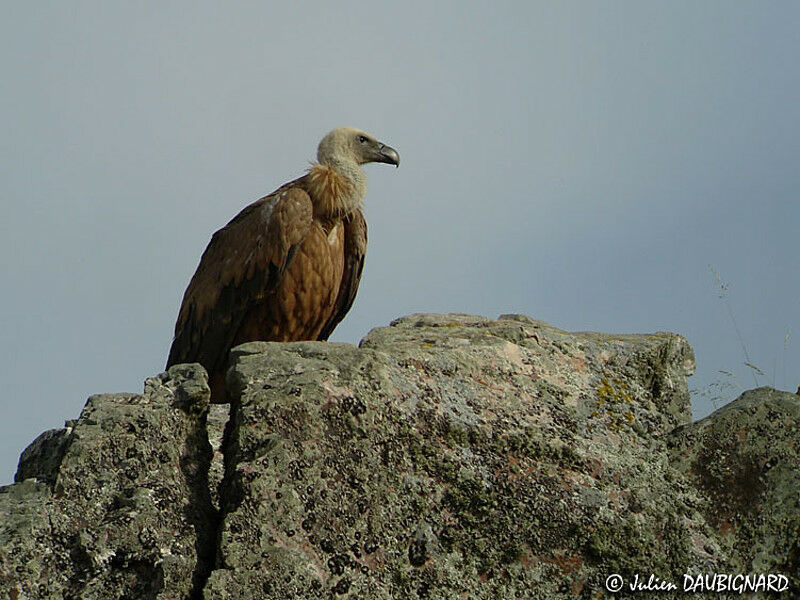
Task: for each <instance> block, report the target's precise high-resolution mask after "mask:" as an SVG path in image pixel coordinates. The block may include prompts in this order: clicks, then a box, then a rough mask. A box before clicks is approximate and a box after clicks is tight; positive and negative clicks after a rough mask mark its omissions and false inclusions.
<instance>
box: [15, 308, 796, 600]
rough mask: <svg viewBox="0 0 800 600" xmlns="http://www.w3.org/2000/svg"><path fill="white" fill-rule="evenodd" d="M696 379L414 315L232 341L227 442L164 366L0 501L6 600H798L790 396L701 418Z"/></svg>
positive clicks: (661, 350)
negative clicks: (641, 598)
mask: <svg viewBox="0 0 800 600" xmlns="http://www.w3.org/2000/svg"><path fill="white" fill-rule="evenodd" d="M693 368H694V357H693V354H692V351H691V348H690V347H689V345H688V344H687V342H686V340H685V339H683V338H682V337H680V336H677V335H674V334H667V333H657V334H652V335H622V336H615V335H605V334H598V333H567V332H564V331H561V330H559V329H556V328H554V327H551V326H549V325H547V324H545V323H542V322H539V321H534V320H532V319H529V318H527V317H523V316H518V315H509V316H505V317H501V318H500V319H498V320H493V319H487V318H483V317H474V316H468V315H412V316H410V317H405V318H402V319H399V320H397V321H395V322H394V323H392V324H391V326H389V327H384V328H379V329H375V330H373V331H372V332H370V334H369V335H368V336H367V337H366V338H365V339H364V340H363V341H362V342H361V344H360V346H359V347H354V346H351V345H348V344H332V343H322V342H300V343H292V344H279V343H251V344H246V345H243V346H240V347H238V348H236V349H235V350H234V351H233V352H232V356H231V369H230V371H229V374H228V388H229V392H230V400H231V405H230V416H229V419H227V424H225V421H226V416H227V407H226V406H219V405H214V406H211V407H210V406H209V404H208V400H209V394H208V386H207V383H206V378H205V377H206V376H205V373H204V372H203V371H202V369H201V368H199V367H198V366H196V365H180V366H177V367H173V368H172V369H170V370H169V371H168V372H167V373H164V374H161V375H159V376H158V377H156V378H153V379H150V380H148V381H147V382H146V385H145V392H144V394H143V395H138V396H137V395H105V396H95V397H92V398H90V400H89V402H88V403H87V406H86V408H85V409H84V411H83V413H82V414H81V416H80V418H79V419H77V420H76V421H74V422H72V423H70V424H69V425H70V426H69V427H68V428H66V429H64V430H61V431H57V432H48V433H47V434H45V435H46V437H45V438H42V439H39V440H37V442H34V445H32V446H31V448H30V449H29V450H27V451H26V453H25V454H24V455H23V459H22V460H21V462H20V469H19V472H18V480H19V482H18V483H16V484H14V485H12V486H7V487H5V488H2V489H1V490H0V589H2V590H8V594H9V595H10V597H12V598H20V599H21V598H75V597H80V598H159V599H167V598H192V599H197V598H206V599H208V600H211V599H224V598H339V597H341V598H347V597H351V598H376V599H377V598H411V599H413V598H568V597H576V596H577V597H585V598H595V597H602V596H603V595H605V594H606V578H607V577H608V576H609V575H611V574H615V573H616V574H620V575H621V576H622V577H623V578H625V581H626V582H627V581H633V578H634V577H635V576H636V575H637V574H638V575H640V576H643V577H645V578H646V577H647V576H648V575H649V574H653V575H655V576H656V577H658V578H659V579H660V580H661V581H668V582H674V583H675V584H677V585H678V586H680V585H681V584H682V583H683V575H684V573H695V574H697V573H713V572H718V573H731V572H737V573H738V572H740V573H756V572H758V573H768V572H769V573H786V574H787V575H790V576H791V577H793V578H794V579H791V581H790V582H789V585H791V586H793V588H792V589H794V590H798V589H800V587H798V581H797V579H796V575H793V574H794V573H796V572H797V571H798V569H797V566H798V563H797V560H798V559H797V557H798V514H800V511H799V510H798V504H797V491H798V489H799V488H798V483H800V480H798V468H797V464H798V461H797V459H798V457H797V448H798V441H800V440H799V439H798V438H800V432H799V429H798V425H799V424H800V420H799V419H798V416H800V415H798V410H800V397H798V396H795V395H793V394H784V393H781V392H775V391H773V390H763V389H762V390H755V391H753V392H750V393H749V394H748V395H745V396H743V397H742V398H741V399H740V400H738V401H737V402H735V403H733V404H732V405H730V406H729V407H726V408H724V409H722V410H720V411H718V412H717V413H715V414H714V415H712V416H710V417H708V418H707V419H704V420H703V421H700V422H698V423H694V424H690V407H689V398H688V391H687V387H686V376H687V375H689V374H691V372H692V370H693ZM223 428H224V435H223V434H222V431H223ZM209 439H211V440H212V443H213V445H214V449H212V447H211V445H210V444H209V442H208V440H209ZM215 440H216V441H215ZM766 440H771V441H770V442H767V441H766ZM676 594H677V592H676ZM732 596H735V597H747V595H746V594H745V595H738V594H733V595H732ZM660 597H671V596H670V593H669V592H667V593H666V594H665V593H662V594H660ZM699 597H702V596H699ZM713 597H720V596H719V595H717V594H714V595H713Z"/></svg>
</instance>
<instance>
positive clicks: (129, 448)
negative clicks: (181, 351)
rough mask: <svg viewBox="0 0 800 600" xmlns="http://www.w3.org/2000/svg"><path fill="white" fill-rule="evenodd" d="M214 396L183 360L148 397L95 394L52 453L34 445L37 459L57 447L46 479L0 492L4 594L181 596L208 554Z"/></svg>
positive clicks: (152, 385) (150, 385) (149, 388)
mask: <svg viewBox="0 0 800 600" xmlns="http://www.w3.org/2000/svg"><path fill="white" fill-rule="evenodd" d="M209 393H210V392H209V390H208V385H207V382H206V375H205V372H204V371H203V370H202V368H200V367H199V365H180V366H177V367H174V368H172V369H170V370H169V372H168V373H164V374H162V375H160V376H158V377H156V378H152V379H149V380H148V381H147V382H146V384H145V393H144V395H133V394H104V395H99V396H92V397H91V398H89V400H88V402H87V403H86V406H85V408H84V409H83V412H82V413H81V416H80V418H79V419H78V420H77V421H76V422H75V423H74V426H73V427H72V429H71V431H69V432H68V433H67V434H66V439H64V440H62V443H61V444H57V445H55V446H53V447H52V448H51V449H52V450H53V454H52V455H50V456H47V455H46V453H45V452H44V450H42V448H45V447H46V445H44V446H42V445H40V446H39V448H40V451H39V459H40V461H41V462H42V464H51V463H53V462H54V461H55V460H56V459H57V458H58V457H59V455H60V461H59V462H58V464H56V465H55V467H54V468H53V467H52V466H49V467H48V468H46V469H43V470H42V469H39V472H42V473H44V477H43V481H45V482H46V483H51V484H52V485H47V484H45V483H39V482H37V481H35V480H34V479H26V480H24V481H22V482H20V483H16V484H14V485H11V486H6V487H3V488H0V590H2V591H3V592H4V595H3V597H4V598H5V597H10V598H19V599H29V598H30V599H33V598H37V599H39V598H41V599H48V600H52V599H59V598H83V599H93V598H98V599H99V598H115V599H118V598H130V599H134V598H136V599H140V598H159V599H164V600H166V599H168V598H187V597H188V596H189V594H190V593H191V591H192V586H193V585H199V584H198V583H197V582H199V581H200V580H202V579H203V578H204V577H205V571H206V570H207V569H208V567H209V566H210V565H209V564H208V562H209V561H210V560H211V559H212V558H213V557H212V556H208V554H207V551H208V549H210V548H213V541H212V540H210V539H209V533H210V532H213V531H214V527H215V526H214V524H213V519H214V515H213V512H212V511H211V503H210V498H209V493H208V482H207V479H206V478H207V473H208V463H209V460H210V455H211V452H210V449H209V447H208V441H207V438H206V431H205V413H206V411H207V409H208V401H209ZM31 455H32V454H31ZM48 461H49V462H48ZM19 472H20V473H21V474H23V475H24V474H27V473H29V472H33V473H35V472H37V469H33V470H32V471H29V469H28V468H27V467H26V466H25V465H21V466H20V470H19ZM53 475H54V476H53ZM198 550H199V552H198Z"/></svg>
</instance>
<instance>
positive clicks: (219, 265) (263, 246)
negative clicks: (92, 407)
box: [167, 127, 400, 402]
mask: <svg viewBox="0 0 800 600" xmlns="http://www.w3.org/2000/svg"><path fill="white" fill-rule="evenodd" d="M368 162H384V163H388V164H393V165H399V163H400V157H399V156H398V154H397V152H396V151H395V150H394V149H393V148H390V147H389V146H386V145H385V144H382V143H380V142H378V141H377V140H375V138H373V137H372V136H370V135H369V134H367V133H365V132H363V131H360V130H358V129H354V128H352V127H340V128H339V129H334V130H333V131H331V132H330V133H329V134H328V135H326V136H325V137H324V138H323V139H322V141H321V142H320V144H319V148H318V150H317V163H315V164H313V165H312V166H311V168H310V169H309V170H308V172H307V173H306V174H305V175H304V176H302V177H300V178H298V179H295V180H294V181H291V182H289V183H287V184H285V185H283V186H281V187H280V188H278V189H277V190H275V191H274V192H272V193H271V194H270V195H268V196H265V197H264V198H261V199H260V200H257V201H256V202H254V203H252V204H251V205H250V206H247V207H246V208H244V209H243V210H242V211H241V212H240V213H239V214H238V215H236V217H234V218H233V219H232V220H231V221H230V222H229V223H228V224H227V225H226V226H225V227H223V228H222V229H220V230H219V231H217V232H216V233H215V234H214V235H213V236H212V238H211V242H210V243H209V244H208V247H207V248H206V250H205V252H203V256H202V258H201V259H200V264H199V265H198V267H197V271H196V272H195V274H194V276H193V277H192V280H191V281H190V282H189V287H188V288H187V289H186V293H185V294H184V297H183V303H182V304H181V308H180V312H179V314H178V321H177V323H176V324H175V338H174V340H173V342H172V348H171V349H170V352H169V358H168V359H167V367H168V368H169V367H170V366H172V365H174V364H179V363H186V362H199V363H200V364H202V365H203V366H204V367H205V368H206V370H207V371H208V373H209V378H210V384H211V394H212V402H226V398H225V369H226V367H227V361H228V351H229V350H230V349H231V347H233V346H236V345H237V344H242V343H244V342H249V341H254V340H264V341H279V342H292V341H299V340H326V339H328V336H330V334H331V332H333V329H334V328H335V327H336V326H337V325H338V324H339V322H340V321H341V320H342V319H343V318H344V316H345V314H346V313H347V311H348V310H350V307H351V306H352V304H353V300H354V298H355V295H356V291H357V290H358V283H359V280H360V279H361V270H362V268H363V265H364V253H365V252H366V247H367V224H366V222H365V220H364V215H363V213H362V212H361V208H360V206H361V201H362V199H363V197H364V194H365V193H366V180H365V177H364V173H363V171H362V170H361V166H360V165H363V164H365V163H368Z"/></svg>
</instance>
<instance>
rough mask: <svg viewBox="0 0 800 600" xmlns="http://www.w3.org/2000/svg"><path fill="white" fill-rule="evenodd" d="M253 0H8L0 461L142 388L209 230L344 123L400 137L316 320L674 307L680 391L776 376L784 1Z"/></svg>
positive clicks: (347, 331) (789, 347) (667, 312)
mask: <svg viewBox="0 0 800 600" xmlns="http://www.w3.org/2000/svg"><path fill="white" fill-rule="evenodd" d="M275 4H277V3H262V2H251V3H245V2H241V3H226V4H224V5H223V3H207V2H191V3H188V2H184V3H181V2H176V3H169V4H164V3H158V4H156V3H149V4H146V3H137V4H136V5H133V4H127V5H124V6H120V5H117V4H116V3H114V4H111V3H102V2H74V3H57V2H37V3H22V4H18V5H15V6H7V7H6V9H5V11H4V18H3V22H2V23H1V24H0V33H2V36H1V37H0V47H1V49H2V52H0V63H2V72H3V79H4V92H3V94H2V95H1V96H0V119H2V126H3V135H2V137H0V155H1V156H0V158H2V160H0V173H1V176H0V198H2V208H3V212H4V214H5V218H4V219H2V221H0V251H1V252H2V254H0V255H2V256H3V257H4V258H3V260H2V262H0V275H2V280H3V282H4V286H3V294H2V295H0V338H1V339H2V348H3V352H4V354H5V360H3V361H2V362H1V363H0V365H1V366H0V377H2V381H3V382H4V386H3V390H2V392H0V410H2V414H3V415H4V418H3V419H2V422H0V428H2V431H0V440H1V441H0V482H3V481H10V480H11V477H12V475H13V471H14V470H15V467H16V461H17V457H18V455H19V453H20V452H21V450H22V449H23V448H24V447H25V446H26V445H27V444H28V443H29V442H30V441H31V440H32V439H33V438H34V437H35V436H36V435H38V434H39V433H40V432H41V431H43V430H45V429H48V428H53V427H60V426H61V425H62V424H63V421H64V419H67V418H74V417H76V416H77V415H78V414H79V412H80V410H81V408H82V406H83V404H84V402H85V399H86V397H87V396H89V395H90V394H93V393H101V392H115V391H133V392H138V391H141V388H142V381H143V380H144V379H145V378H146V377H148V376H150V375H153V374H155V373H158V372H159V371H160V370H161V369H162V368H163V365H164V361H165V359H166V354H167V350H168V348H169V344H170V341H171V335H172V329H173V326H174V320H175V317H176V315H177V310H178V306H179V303H180V299H181V296H182V294H183V291H184V289H185V287H186V284H187V283H188V280H189V278H190V276H191V274H192V273H193V271H194V269H195V267H196V265H197V261H198V260H199V257H200V254H201V252H202V251H203V249H204V248H205V245H206V243H207V242H208V240H209V238H210V236H211V234H212V233H213V231H214V230H216V229H217V228H219V227H220V226H222V225H223V224H225V223H226V222H227V221H228V220H229V219H230V218H231V217H232V216H233V215H234V214H235V213H236V212H238V210H239V209H240V208H241V207H243V206H244V205H246V204H248V203H249V202H251V201H253V200H255V199H257V198H259V197H261V196H263V195H265V194H266V193H268V192H270V191H271V190H273V189H274V188H276V187H277V186H278V185H280V184H282V183H284V182H285V181H287V180H289V179H290V178H293V177H296V176H297V175H299V174H301V173H302V172H303V170H304V169H305V168H306V166H307V164H308V161H309V160H311V159H313V157H314V154H315V149H316V144H317V142H318V141H319V139H320V138H321V136H322V135H323V134H324V133H326V132H327V131H328V130H330V129H332V128H333V127H336V126H338V125H345V124H347V125H354V126H357V127H361V128H363V129H366V130H368V131H370V132H371V133H373V134H375V135H376V136H377V137H378V138H379V139H381V140H383V141H385V142H387V143H389V144H391V145H392V146H394V147H395V148H397V149H398V150H399V152H400V154H401V156H402V160H403V162H402V166H401V167H400V168H399V169H398V170H395V169H392V168H387V167H385V166H384V165H370V166H368V167H367V168H366V171H367V176H368V180H369V187H370V190H369V193H368V196H367V199H366V215H367V220H368V223H369V227H370V242H369V250H368V254H367V263H366V268H365V273H364V277H363V280H362V285H361V289H360V291H359V295H358V298H357V300H356V303H355V306H354V308H353V310H352V311H351V313H350V315H349V316H348V318H347V319H346V320H345V321H344V322H343V323H342V324H341V325H340V327H339V329H338V330H337V332H336V333H335V334H334V337H333V339H334V340H336V341H347V342H357V341H358V340H359V339H360V338H361V337H363V335H365V334H366V332H367V331H368V330H369V329H371V328H372V327H376V326H381V325H385V324H387V323H388V322H389V321H390V320H392V319H393V318H395V317H398V316H400V315H404V314H408V313H412V312H419V311H425V312H448V311H457V312H468V313H477V314H483V315H488V316H497V315H499V314H501V313H508V312H520V313H525V314H528V315H530V316H532V317H535V318H538V319H542V320H545V321H548V322H549V323H551V324H553V325H556V326H558V327H561V328H564V329H569V330H595V331H606V332H618V333H631V332H636V333H640V332H641V333H644V332H653V331H659V330H661V331H674V332H677V333H681V334H683V335H684V336H686V337H687V338H688V339H689V341H690V342H691V343H692V345H693V347H694V348H695V352H696V354H697V363H698V368H697V374H696V375H695V376H694V377H693V378H692V379H690V386H691V387H692V388H693V389H695V390H697V391H696V392H695V393H694V395H693V407H694V412H695V416H696V417H702V416H704V415H705V414H708V413H709V412H710V411H711V410H713V408H714V405H715V404H716V405H720V404H722V403H724V402H726V401H728V400H730V399H732V398H734V397H736V396H737V395H738V394H739V393H740V392H741V391H743V390H744V389H747V388H749V387H754V385H756V383H758V384H759V385H775V386H776V387H778V388H783V389H789V390H791V391H794V390H795V388H796V387H797V385H798V384H800V340H798V339H797V338H796V337H795V336H797V337H800V322H799V321H798V315H799V313H800V311H799V310H798V308H799V304H798V298H799V297H800V270H799V269H798V266H797V239H798V224H800V203H798V199H797V196H798V189H799V188H800V168H798V164H800V160H799V159H800V142H798V139H799V138H800V71H798V69H797V57H798V56H800V5H798V4H797V3H795V2H770V3H756V2H746V3H745V2H734V1H724V2H712V1H708V2H702V3H700V2H676V1H670V2H659V3H655V2H641V1H637V2H607V3H595V2H548V3H537V2H513V3H508V2H507V3H502V2H500V3H492V4H491V5H489V4H485V3H481V4H477V3H464V2H458V3H456V2H437V3H434V4H430V3H427V2H426V3H422V2H407V3H394V4H391V5H388V4H375V3H371V4H366V3H363V4H362V3H354V2H342V3H336V4H335V5H334V4H333V3H324V4H323V3H314V2H305V3H304V2H297V3H292V4H291V5H288V3H287V5H286V6H282V7H278V6H274V5H275ZM709 265H711V266H713V268H714V269H715V270H716V272H717V273H718V274H719V275H720V276H721V277H722V279H723V281H724V282H725V283H726V284H727V286H728V287H727V291H726V292H725V298H724V299H721V298H719V295H720V287H719V285H718V284H717V282H716V281H715V278H714V275H713V274H712V271H711V269H710V268H709ZM731 315H733V317H734V319H735V322H736V326H735V327H734V324H733V322H732V320H731ZM737 328H738V331H739V333H738V334H737ZM787 337H788V339H787ZM740 338H741V342H740ZM742 343H743V344H744V347H745V348H746V350H747V353H748V356H749V358H750V362H751V363H753V364H754V365H756V366H757V367H758V368H760V369H761V371H762V372H763V375H757V374H756V373H755V371H753V369H751V368H750V367H748V366H746V365H745V364H744V362H745V358H744V352H743V348H742V345H743V344H742ZM720 371H724V372H725V373H728V374H725V373H721V372H720ZM754 375H756V378H755V379H754V377H753V376H754ZM708 392H714V393H713V394H711V395H709V394H708ZM713 395H716V397H715V398H713V400H712V397H711V396H713Z"/></svg>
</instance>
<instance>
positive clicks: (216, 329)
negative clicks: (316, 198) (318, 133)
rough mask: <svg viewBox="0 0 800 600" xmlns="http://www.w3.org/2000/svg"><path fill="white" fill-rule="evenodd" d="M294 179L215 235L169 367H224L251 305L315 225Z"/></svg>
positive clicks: (192, 286)
mask: <svg viewBox="0 0 800 600" xmlns="http://www.w3.org/2000/svg"><path fill="white" fill-rule="evenodd" d="M294 184H295V182H291V183H288V184H286V185H285V186H283V187H281V188H280V189H278V190H276V191H275V192H273V193H272V194H270V195H269V196H266V197H264V198H262V199H261V200H257V201H256V202H254V203H253V204H251V205H250V206H247V207H246V208H244V209H243V210H242V211H241V212H240V213H239V214H238V215H236V217H234V218H233V219H232V220H231V222H230V223H228V224H227V225H226V226H225V227H223V228H222V229H220V230H219V231H217V232H216V233H215V234H214V235H213V236H212V238H211V242H210V243H209V244H208V247H207V248H206V250H205V252H203V256H202V258H201V259H200V264H199V265H198V267H197V271H196V272H195V274H194V276H193V277H192V280H191V282H190V283H189V287H188V288H187V289H186V294H185V295H184V297H183V303H182V304H181V309H180V312H179V314H178V321H177V323H176V324H175V338H174V340H173V342H172V347H171V349H170V352H169V358H168V360H167V367H170V366H172V365H174V364H178V363H184V362H199V363H201V364H203V365H205V366H206V368H207V369H208V370H209V371H212V370H215V369H218V368H221V367H223V366H224V365H223V363H224V361H225V360H227V356H226V354H227V350H228V348H230V345H231V343H232V342H233V340H234V337H235V336H236V331H237V329H238V328H239V324H240V323H241V321H242V319H243V318H244V317H245V315H246V314H247V311H248V310H249V308H250V307H251V306H252V305H253V304H254V303H257V302H259V301H260V300H263V299H264V298H265V297H266V296H267V295H268V294H269V293H270V292H272V291H273V290H274V289H275V287H276V286H277V285H278V283H279V282H280V280H281V277H282V276H283V273H284V271H285V270H286V268H287V266H288V265H289V263H290V262H291V260H292V257H293V256H294V253H295V250H296V249H297V247H298V245H299V244H300V243H301V242H302V241H303V239H304V238H305V236H306V234H307V233H308V230H309V228H310V226H311V222H312V217H313V210H312V204H311V198H310V197H309V196H308V194H307V193H306V192H305V191H303V190H302V189H301V188H299V187H297V186H295V185H294Z"/></svg>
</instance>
